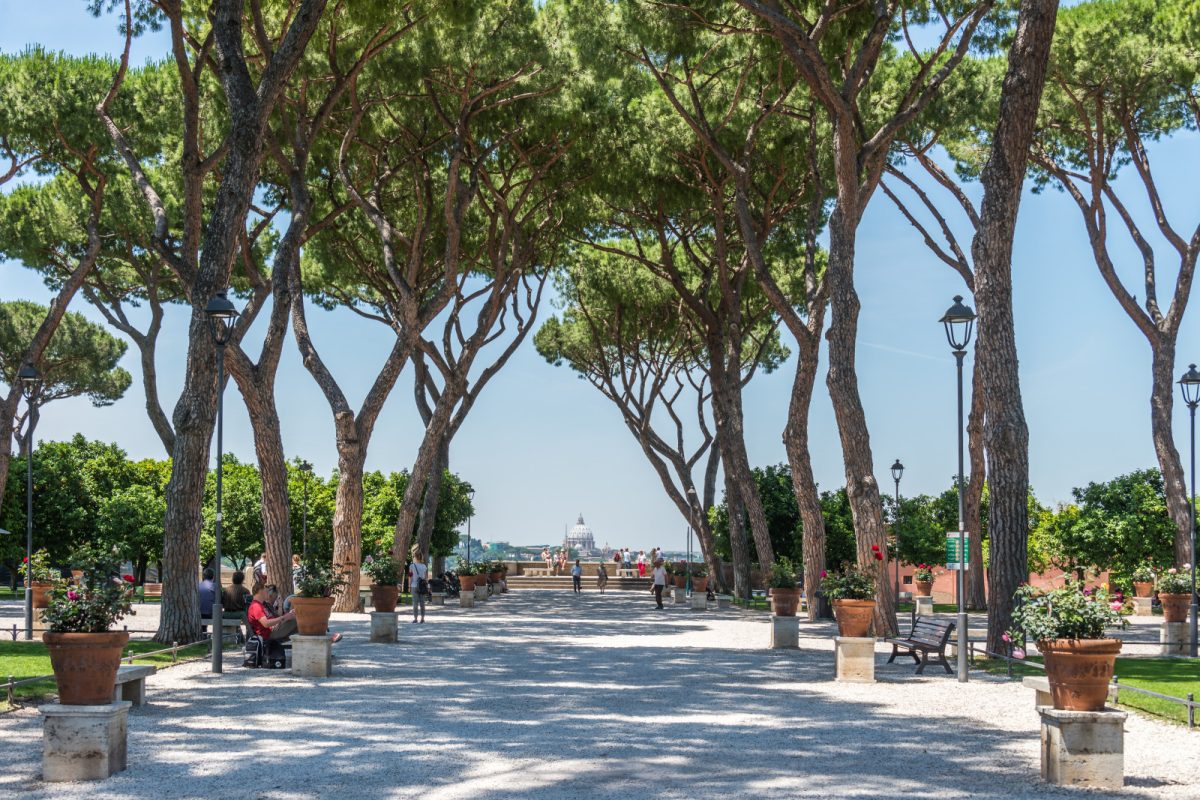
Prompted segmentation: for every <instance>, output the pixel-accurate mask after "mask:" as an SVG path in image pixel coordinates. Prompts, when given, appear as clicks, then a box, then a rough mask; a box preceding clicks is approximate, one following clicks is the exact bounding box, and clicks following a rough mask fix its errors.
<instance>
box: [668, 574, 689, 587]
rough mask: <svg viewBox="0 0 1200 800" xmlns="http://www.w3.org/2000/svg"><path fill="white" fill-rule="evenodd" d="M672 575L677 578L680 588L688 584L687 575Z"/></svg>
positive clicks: (676, 583)
mask: <svg viewBox="0 0 1200 800" xmlns="http://www.w3.org/2000/svg"><path fill="white" fill-rule="evenodd" d="M671 577H673V578H674V579H675V585H676V586H677V587H679V588H680V589H682V588H683V587H685V586H687V575H672V576H671Z"/></svg>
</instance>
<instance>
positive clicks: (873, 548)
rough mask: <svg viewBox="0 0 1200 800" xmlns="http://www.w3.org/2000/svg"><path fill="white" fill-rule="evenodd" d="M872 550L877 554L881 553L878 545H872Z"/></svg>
mask: <svg viewBox="0 0 1200 800" xmlns="http://www.w3.org/2000/svg"><path fill="white" fill-rule="evenodd" d="M871 549H872V550H874V551H875V552H876V553H878V552H879V545H877V544H873V545H871Z"/></svg>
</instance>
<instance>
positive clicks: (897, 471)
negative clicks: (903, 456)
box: [892, 458, 904, 607]
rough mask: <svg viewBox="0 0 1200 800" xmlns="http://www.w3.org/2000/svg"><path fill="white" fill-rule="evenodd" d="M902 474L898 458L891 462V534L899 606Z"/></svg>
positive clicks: (897, 603) (902, 469)
mask: <svg viewBox="0 0 1200 800" xmlns="http://www.w3.org/2000/svg"><path fill="white" fill-rule="evenodd" d="M903 474H904V465H903V464H901V463H900V459H898V458H897V459H896V463H895V464H892V480H894V481H895V482H896V511H895V514H893V516H892V536H894V537H895V539H896V606H897V607H899V606H900V530H899V528H897V527H896V523H897V522H899V521H900V476H901V475H903Z"/></svg>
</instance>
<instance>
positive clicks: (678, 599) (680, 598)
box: [671, 586, 688, 606]
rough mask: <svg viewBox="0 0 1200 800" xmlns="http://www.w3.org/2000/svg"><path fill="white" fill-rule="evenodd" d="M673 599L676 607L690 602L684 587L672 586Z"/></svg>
mask: <svg viewBox="0 0 1200 800" xmlns="http://www.w3.org/2000/svg"><path fill="white" fill-rule="evenodd" d="M671 599H673V600H674V601H675V605H677V606H681V605H683V604H684V603H686V602H687V601H688V599H687V591H686V590H685V589H684V588H683V587H682V586H672V587H671Z"/></svg>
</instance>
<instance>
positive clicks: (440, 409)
mask: <svg viewBox="0 0 1200 800" xmlns="http://www.w3.org/2000/svg"><path fill="white" fill-rule="evenodd" d="M462 394H463V387H462V386H461V384H458V385H456V384H449V385H447V386H446V387H444V388H443V390H442V394H441V396H440V397H439V398H438V402H437V406H436V407H435V408H434V410H433V416H432V417H431V418H430V420H429V425H428V426H427V427H426V428H425V437H424V438H423V439H422V440H421V447H420V449H419V450H418V451H417V460H416V462H414V463H413V468H412V471H411V472H410V473H409V478H408V485H407V486H406V487H405V488H404V498H403V500H401V502H400V515H399V518H398V519H397V520H396V530H395V532H394V534H393V538H392V542H393V544H392V555H393V557H395V558H396V559H406V558H408V557H409V556H410V555H411V553H410V552H409V551H410V549H411V547H412V539H413V533H414V531H415V529H416V526H417V515H418V514H420V512H421V505H422V503H423V501H424V496H425V495H424V493H425V486H426V484H427V483H428V481H429V475H430V472H431V470H432V469H433V466H434V463H435V462H436V461H437V459H438V456H439V453H440V451H441V447H442V442H443V440H444V439H445V434H446V432H447V430H448V429H449V428H450V423H451V421H452V417H453V412H454V407H455V406H456V405H457V404H458V401H459V400H460V399H461V398H462Z"/></svg>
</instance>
